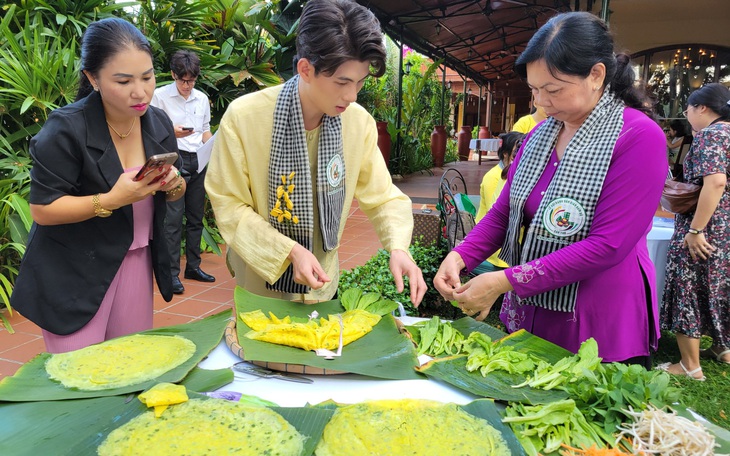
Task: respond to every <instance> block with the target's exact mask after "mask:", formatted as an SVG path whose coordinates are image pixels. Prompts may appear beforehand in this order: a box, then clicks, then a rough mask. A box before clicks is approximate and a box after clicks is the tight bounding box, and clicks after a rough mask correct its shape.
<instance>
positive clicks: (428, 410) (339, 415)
mask: <svg viewBox="0 0 730 456" xmlns="http://www.w3.org/2000/svg"><path fill="white" fill-rule="evenodd" d="M314 454H315V455H316V456H343V455H405V454H417V455H419V456H445V455H448V456H459V455H464V456H475V455H480V456H502V455H504V456H510V451H509V448H508V447H507V443H506V442H505V441H504V439H503V438H502V435H501V434H500V433H499V431H497V430H496V429H494V428H493V427H492V426H491V425H490V424H489V423H488V422H487V421H486V420H483V419H481V418H478V417H475V416H473V415H471V414H469V413H467V412H465V411H463V410H462V409H461V408H459V407H458V406H456V405H455V404H443V403H441V402H436V401H427V400H418V399H402V400H382V401H370V402H363V403H360V404H354V405H348V406H344V407H340V408H338V409H337V411H336V412H335V414H334V415H333V416H332V419H331V420H330V422H329V423H328V424H327V426H325V428H324V433H323V435H322V439H321V440H320V442H319V444H318V445H317V448H316V450H315V453H314Z"/></svg>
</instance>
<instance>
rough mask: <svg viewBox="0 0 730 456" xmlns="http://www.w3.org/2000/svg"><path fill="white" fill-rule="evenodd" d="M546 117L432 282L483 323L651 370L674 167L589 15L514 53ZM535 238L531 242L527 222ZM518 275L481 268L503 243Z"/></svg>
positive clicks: (562, 21)
mask: <svg viewBox="0 0 730 456" xmlns="http://www.w3.org/2000/svg"><path fill="white" fill-rule="evenodd" d="M516 70H517V71H518V72H519V73H521V74H522V75H523V77H525V76H526V78H527V83H528V85H529V86H530V88H531V89H532V93H533V95H534V96H535V101H536V102H537V103H539V104H540V105H541V106H543V107H544V108H545V111H546V113H547V115H548V116H549V117H548V119H547V120H545V121H544V122H542V123H541V124H540V125H538V126H537V127H535V129H533V130H532V132H531V133H530V135H529V136H528V137H527V138H526V139H525V142H524V143H523V146H522V148H521V149H520V152H519V153H518V155H517V157H516V158H515V161H514V164H513V166H512V168H511V169H510V173H509V176H508V180H507V184H506V186H505V188H504V190H503V191H502V194H501V195H500V197H499V199H498V200H497V202H496V203H495V205H494V206H493V207H492V210H490V211H489V213H488V214H487V216H486V217H484V218H483V219H482V220H481V221H480V222H479V224H478V225H477V226H476V227H475V228H474V229H473V230H472V231H471V233H469V235H468V236H467V238H466V239H465V241H464V243H463V244H461V245H460V246H458V247H456V248H455V249H454V250H453V251H452V252H451V253H449V254H448V255H447V257H446V258H445V259H444V261H443V263H442V264H441V267H440V268H439V271H438V273H437V275H436V277H435V278H434V285H435V286H436V288H437V289H438V290H439V291H440V292H441V294H442V295H443V296H444V297H445V298H447V299H450V300H456V301H458V303H459V305H460V307H461V308H462V309H463V311H464V312H465V313H466V314H467V315H476V316H477V317H476V318H477V319H479V320H481V319H484V318H485V317H486V316H487V314H488V313H489V310H490V309H491V307H492V305H493V303H494V302H495V300H496V299H497V297H498V296H499V295H500V294H502V293H507V292H509V293H508V294H507V296H506V297H505V301H504V303H503V305H502V313H501V319H502V321H503V322H504V323H505V325H506V326H507V329H508V330H509V331H510V332H511V331H516V330H518V329H521V328H524V329H526V330H527V331H530V332H531V333H533V334H535V335H537V336H540V337H542V338H545V339H547V340H549V341H552V342H554V343H556V344H558V345H560V346H562V347H565V348H566V349H568V350H571V351H573V352H575V351H577V350H578V348H579V347H580V344H581V343H582V342H583V341H585V340H586V339H588V338H590V337H593V338H595V339H596V341H597V342H598V347H599V354H600V356H601V357H602V358H603V360H604V361H607V362H608V361H624V362H629V363H639V364H642V365H644V366H646V367H649V366H650V364H651V362H650V351H651V350H652V349H655V348H656V346H657V341H658V338H659V331H658V329H659V328H658V318H657V317H658V315H657V302H656V290H655V285H654V284H655V277H654V276H655V272H654V266H653V264H652V262H651V260H650V259H649V254H648V252H647V246H646V234H647V233H648V232H649V230H650V229H651V223H652V217H653V215H654V213H655V211H656V209H657V207H658V205H659V198H660V196H661V192H662V188H663V182H664V179H665V177H666V173H667V157H666V152H665V140H664V135H663V132H662V129H661V128H660V127H659V125H658V124H657V123H656V122H655V121H654V120H653V119H652V118H651V117H650V116H651V114H650V110H649V108H650V103H649V102H648V100H647V98H646V95H645V94H644V93H643V91H641V90H639V89H638V88H636V87H635V86H634V78H635V76H634V72H633V70H632V69H631V66H630V64H629V57H628V56H627V55H625V54H619V55H615V54H614V53H613V39H612V37H611V34H610V32H609V31H608V28H607V26H606V24H605V23H604V22H603V21H601V20H600V19H598V18H597V17H596V16H594V15H592V14H589V13H581V12H575V13H566V14H561V15H558V16H556V17H554V18H553V19H551V20H550V21H549V22H548V23H547V24H545V25H544V26H543V27H542V28H541V29H540V30H538V32H537V33H536V34H535V36H534V37H533V38H532V39H531V40H530V43H529V44H528V46H527V49H526V50H525V52H524V53H522V55H521V56H520V57H519V58H518V59H517V64H516ZM521 227H522V228H524V236H523V238H522V239H520V235H519V233H520V228H521ZM500 247H501V248H502V253H501V254H500V258H502V259H504V260H505V261H506V262H507V263H508V264H511V265H512V267H510V268H507V269H506V270H504V271H499V272H490V273H486V274H481V275H479V276H477V277H475V278H473V279H471V280H470V281H468V282H467V283H466V284H464V285H462V284H461V282H460V274H461V272H462V271H463V270H464V269H466V270H471V269H473V268H474V267H475V266H477V265H478V264H479V263H481V262H482V261H484V258H486V257H488V256H489V255H490V254H492V253H493V252H494V251H495V250H497V249H498V248H500Z"/></svg>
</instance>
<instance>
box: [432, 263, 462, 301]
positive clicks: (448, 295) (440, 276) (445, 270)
mask: <svg viewBox="0 0 730 456" xmlns="http://www.w3.org/2000/svg"><path fill="white" fill-rule="evenodd" d="M464 266H465V265H464V260H463V259H462V258H461V255H459V254H458V253H456V252H449V254H448V255H446V258H444V261H442V262H441V266H439V270H438V271H437V272H436V275H435V276H434V277H433V286H434V287H436V290H438V292H439V293H441V296H443V298H444V299H445V300H447V301H453V300H454V295H453V293H454V290H455V289H457V288H459V287H460V286H461V270H462V269H464Z"/></svg>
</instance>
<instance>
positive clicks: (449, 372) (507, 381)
mask: <svg viewBox="0 0 730 456" xmlns="http://www.w3.org/2000/svg"><path fill="white" fill-rule="evenodd" d="M455 323H456V322H455ZM481 332H484V331H481ZM464 335H465V336H468V334H464ZM501 340H502V343H503V344H505V345H510V346H513V347H514V348H515V350H517V351H521V352H525V353H532V354H533V355H535V356H538V357H540V358H542V359H544V360H546V361H548V362H550V363H555V362H557V361H558V360H560V359H562V358H564V357H566V356H570V355H571V353H570V352H569V351H568V350H565V349H564V348H562V347H559V346H557V345H555V344H553V343H551V342H548V341H546V340H545V339H542V338H540V337H537V336H534V335H532V334H530V333H528V332H527V331H524V330H519V331H516V332H514V333H512V334H510V335H508V336H505V337H503V338H502V339H501ZM466 360H467V356H466V355H456V356H449V357H445V358H439V359H435V360H433V361H431V362H429V363H427V364H424V365H423V366H421V367H419V368H417V370H418V371H419V372H422V373H424V374H426V375H428V376H429V377H433V378H437V379H439V380H443V381H444V382H446V383H449V384H451V385H453V386H455V387H457V388H459V389H462V390H464V391H468V392H470V393H472V394H476V395H477V396H484V397H489V398H492V399H496V400H499V401H510V402H524V403H528V404H546V403H549V402H554V401H558V400H562V399H565V398H567V397H568V393H566V392H564V391H553V390H548V391H546V390H541V389H535V388H530V387H528V386H525V387H522V388H513V387H512V385H518V384H520V383H522V382H524V381H525V380H526V376H525V375H521V374H510V373H508V372H505V371H494V372H491V373H490V374H489V375H487V376H486V377H482V374H481V373H479V372H477V371H475V372H469V371H467V370H466Z"/></svg>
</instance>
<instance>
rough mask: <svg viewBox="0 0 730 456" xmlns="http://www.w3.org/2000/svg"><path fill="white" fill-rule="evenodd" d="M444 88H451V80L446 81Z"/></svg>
mask: <svg viewBox="0 0 730 456" xmlns="http://www.w3.org/2000/svg"><path fill="white" fill-rule="evenodd" d="M446 88H447V89H449V90H451V81H448V82H447V83H446Z"/></svg>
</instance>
